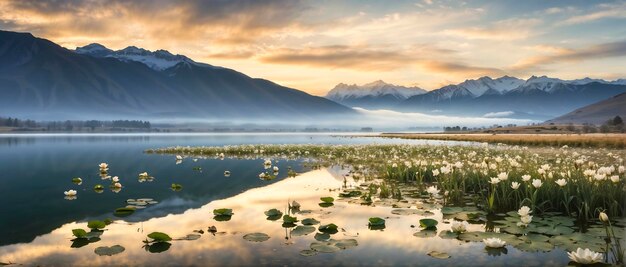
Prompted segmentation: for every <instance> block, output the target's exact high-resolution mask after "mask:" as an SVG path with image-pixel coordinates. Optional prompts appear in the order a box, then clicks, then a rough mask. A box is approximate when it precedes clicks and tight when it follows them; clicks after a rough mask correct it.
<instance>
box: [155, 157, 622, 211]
mask: <svg viewBox="0 0 626 267" xmlns="http://www.w3.org/2000/svg"><path fill="white" fill-rule="evenodd" d="M146 152H147V153H167V154H177V155H178V154H180V155H185V156H194V157H206V158H214V157H215V158H218V157H220V155H222V154H223V155H226V156H227V157H231V158H240V159H267V158H272V159H294V160H295V159H297V160H301V161H302V162H303V164H304V165H307V166H309V167H311V168H319V167H326V166H342V167H344V168H349V169H350V170H351V171H350V173H351V175H353V177H354V178H355V180H358V179H363V180H364V181H367V182H368V183H369V185H368V187H367V190H366V192H365V194H363V195H362V198H363V199H364V201H366V202H367V201H368V200H369V201H370V202H371V199H372V197H378V198H383V199H385V198H393V199H402V198H403V197H405V196H406V194H403V191H402V190H401V189H402V188H404V187H407V186H412V187H416V188H417V191H418V193H417V194H418V195H423V194H425V192H424V190H425V187H426V186H427V185H429V186H430V185H435V186H436V187H437V188H439V189H440V191H441V194H442V196H441V197H442V198H443V201H444V203H446V204H450V205H465V204H467V203H468V200H469V199H472V201H473V202H474V204H475V205H476V206H478V207H481V208H482V209H483V210H485V211H488V212H491V213H506V212H509V211H515V210H517V209H519V208H520V207H521V206H522V205H528V206H530V207H532V209H533V211H534V214H542V213H545V212H558V213H560V214H563V215H565V216H569V217H572V218H576V219H578V220H579V221H580V222H582V223H586V222H587V221H590V220H593V219H594V218H597V214H596V213H597V212H596V210H606V212H607V213H608V214H609V216H612V217H621V216H624V215H625V214H626V189H625V186H626V184H625V180H624V170H623V168H624V167H623V158H624V151H623V150H609V149H597V150H589V149H575V148H568V147H562V148H533V149H529V148H527V147H520V146H506V145H499V146H485V145H483V146H428V145H425V146H411V145H242V146H224V147H170V148H162V149H153V150H147V151H146ZM524 176H529V177H530V179H524V178H523V177H524ZM611 176H613V178H610V177H611ZM498 177H500V178H501V179H500V178H498ZM495 178H498V180H493V179H495ZM615 178H617V179H615ZM558 179H565V181H567V184H565V185H564V186H560V185H558V184H557V183H556V181H557V180H558ZM535 180H538V181H539V182H540V183H541V185H540V186H539V187H537V186H535V185H533V181H535ZM493 181H497V182H495V183H493ZM513 182H516V183H519V184H520V185H519V187H518V188H517V189H514V188H512V187H511V185H512V183H513Z"/></svg>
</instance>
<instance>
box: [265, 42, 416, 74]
mask: <svg viewBox="0 0 626 267" xmlns="http://www.w3.org/2000/svg"><path fill="white" fill-rule="evenodd" d="M417 59H418V57H417V56H415V55H412V54H408V53H404V52H400V51H397V50H390V49H377V48H371V47H368V46H343V45H334V46H321V47H308V48H303V49H281V50H279V51H276V52H273V53H271V54H268V55H264V56H261V57H260V58H259V60H260V61H261V62H264V63H272V64H291V65H306V66H314V67H330V68H348V69H358V70H365V71H377V70H393V69H397V68H401V67H404V66H406V65H409V64H412V61H413V60H417Z"/></svg>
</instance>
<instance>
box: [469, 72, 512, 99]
mask: <svg viewBox="0 0 626 267" xmlns="http://www.w3.org/2000/svg"><path fill="white" fill-rule="evenodd" d="M523 83H524V80H522V79H518V78H515V77H509V76H503V77H500V78H497V79H492V78H491V77H488V76H484V77H480V78H478V79H476V80H465V81H464V82H462V83H460V84H458V87H461V88H465V89H467V90H468V91H469V92H471V93H472V94H473V95H474V96H477V97H478V96H481V95H483V94H484V93H485V92H487V91H490V92H494V90H495V91H497V92H499V93H505V92H508V91H510V90H513V89H515V88H517V87H519V86H520V85H522V84H523ZM490 89H491V90H490Z"/></svg>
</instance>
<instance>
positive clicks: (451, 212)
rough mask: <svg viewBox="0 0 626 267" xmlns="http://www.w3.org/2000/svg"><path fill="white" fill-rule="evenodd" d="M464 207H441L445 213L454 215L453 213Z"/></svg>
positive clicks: (460, 210)
mask: <svg viewBox="0 0 626 267" xmlns="http://www.w3.org/2000/svg"><path fill="white" fill-rule="evenodd" d="M462 211H463V208H461V207H443V208H441V213H442V214H443V215H452V214H456V213H459V212H462Z"/></svg>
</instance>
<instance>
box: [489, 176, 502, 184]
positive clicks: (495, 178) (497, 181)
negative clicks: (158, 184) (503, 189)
mask: <svg viewBox="0 0 626 267" xmlns="http://www.w3.org/2000/svg"><path fill="white" fill-rule="evenodd" d="M499 182H500V179H498V178H497V177H491V180H490V181H489V183H490V184H498V183H499Z"/></svg>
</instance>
